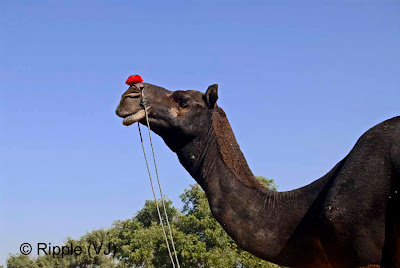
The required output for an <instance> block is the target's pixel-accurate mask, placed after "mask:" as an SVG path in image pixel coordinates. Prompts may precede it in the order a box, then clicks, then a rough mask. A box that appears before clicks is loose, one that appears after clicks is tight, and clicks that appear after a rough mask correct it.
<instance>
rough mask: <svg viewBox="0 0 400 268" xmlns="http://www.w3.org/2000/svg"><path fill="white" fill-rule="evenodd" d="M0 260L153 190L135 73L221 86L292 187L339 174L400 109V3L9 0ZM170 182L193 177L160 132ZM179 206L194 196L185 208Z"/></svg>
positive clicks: (1, 20) (252, 148)
mask: <svg viewBox="0 0 400 268" xmlns="http://www.w3.org/2000/svg"><path fill="white" fill-rule="evenodd" d="M0 5H1V11H0V12H1V16H0V25H1V26H0V31H1V32H0V33H1V36H2V38H1V41H0V45H1V50H0V57H1V60H0V83H1V86H0V91H1V98H0V114H1V116H0V148H1V149H0V152H1V154H0V170H1V171H0V185H1V186H0V264H2V263H4V262H5V259H6V257H7V255H8V253H17V252H18V251H19V246H20V245H21V244H22V243H23V242H31V243H33V244H35V243H38V242H46V243H52V245H61V244H62V242H63V241H64V239H65V238H66V237H68V236H69V237H73V238H78V237H79V236H81V235H84V234H85V232H87V231H91V230H93V229H95V228H100V227H108V226H110V225H111V224H112V222H113V221H114V220H119V219H120V220H123V219H126V218H129V217H131V216H132V215H133V214H134V213H135V211H137V210H138V209H140V208H141V207H142V206H143V204H144V200H146V199H151V198H152V195H151V190H150V184H149V181H148V178H147V175H146V168H145V163H144V160H143V157H142V152H141V148H140V143H139V137H138V133H137V128H136V127H135V126H133V127H130V128H127V127H124V126H123V125H122V124H121V119H120V118H117V117H116V116H115V113H114V110H115V107H116V105H117V103H118V101H119V97H120V95H121V94H122V93H123V92H124V90H126V85H125V84H124V82H125V80H126V78H127V76H129V75H131V74H136V73H138V74H140V75H142V77H143V78H144V80H145V81H146V82H149V83H153V84H157V85H160V86H163V87H165V88H167V89H170V90H177V89H197V90H201V91H205V90H206V88H207V86H208V85H210V84H212V83H218V84H219V86H220V87H219V96H220V99H219V105H220V106H221V107H222V108H224V110H225V111H226V113H227V115H228V118H229V119H230V122H231V124H232V127H233V130H234V131H235V133H236V137H237V139H238V142H239V144H240V145H241V148H242V150H243V152H244V154H245V156H246V158H247V160H248V162H249V165H250V167H251V168H252V170H253V172H254V173H255V174H257V175H263V176H266V177H269V178H273V179H275V181H276V183H277V184H278V186H279V189H280V190H290V189H294V188H297V187H300V186H303V185H305V184H308V183H310V182H312V181H313V180H315V179H317V178H319V177H321V176H322V175H324V174H325V173H326V172H327V171H329V170H330V168H332V167H333V166H334V165H335V164H336V163H337V162H338V161H339V160H341V159H342V158H343V157H344V156H345V155H346V154H347V153H348V152H349V151H350V150H351V148H352V146H353V145H354V143H355V142H356V140H357V139H358V137H359V136H360V135H361V134H362V133H363V132H364V131H366V130H367V129H368V128H370V127H372V126H373V125H375V124H377V123H379V122H381V121H383V120H385V119H388V118H390V117H393V116H397V115H399V114H400V106H399V98H400V90H399V85H400V71H399V70H400V69H399V63H400V50H399V49H398V48H399V47H400V16H399V15H400V3H399V2H398V1H301V3H300V1H175V2H171V1H170V2H168V4H167V3H166V2H165V1H155V2H151V3H150V1H141V2H139V1H2V2H1V4H0ZM154 142H155V150H156V153H157V155H158V162H159V166H160V175H161V180H162V184H163V189H164V192H165V194H166V195H167V196H168V197H169V198H170V199H172V200H173V201H174V202H175V203H176V204H179V194H180V193H182V192H183V189H184V188H186V187H187V186H188V185H189V184H191V183H194V180H193V179H192V178H191V177H190V176H189V175H188V174H187V173H186V171H185V170H184V169H183V168H182V167H181V166H180V164H179V162H178V160H177V158H176V157H175V155H174V154H173V153H172V152H170V151H169V149H168V148H167V147H166V146H165V145H164V144H163V142H162V140H161V139H160V138H158V137H156V136H154ZM179 205H180V204H179Z"/></svg>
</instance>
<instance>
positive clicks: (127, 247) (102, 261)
mask: <svg viewBox="0 0 400 268" xmlns="http://www.w3.org/2000/svg"><path fill="white" fill-rule="evenodd" d="M257 180H259V181H260V182H261V183H263V184H264V185H265V186H266V187H268V188H270V189H271V190H276V188H277V187H276V185H275V184H274V181H273V180H271V179H266V178H264V177H257ZM180 198H181V200H182V202H183V207H182V210H181V211H179V210H178V209H176V208H175V207H174V206H173V205H172V202H171V201H169V200H166V209H167V214H168V218H169V221H170V224H171V230H172V234H173V237H174V241H175V247H176V250H177V253H178V258H179V261H180V264H181V267H216V268H218V267H234V268H252V267H260V268H270V267H278V266H277V265H274V264H271V263H268V262H266V261H263V260H261V259H259V258H257V257H255V256H253V255H251V254H250V253H248V252H245V251H243V250H241V249H239V248H238V246H237V245H236V243H235V242H234V241H233V240H232V239H231V238H230V237H229V236H228V235H227V234H226V232H225V231H224V230H223V229H222V227H221V226H220V225H219V224H218V222H217V221H216V220H215V219H214V217H213V216H212V214H211V210H210V207H209V205H208V201H207V198H206V195H205V193H204V191H203V190H202V189H201V188H200V186H199V185H198V184H194V185H190V187H189V189H185V191H184V193H183V194H182V195H181V196H180ZM159 206H160V208H162V203H161V202H159ZM161 212H163V211H161ZM164 226H165V227H166V230H167V235H168V228H167V225H166V223H165V222H164ZM109 242H111V243H113V244H114V245H115V246H116V248H117V252H116V254H115V256H106V255H104V254H95V253H94V252H92V251H93V248H92V251H91V253H92V254H91V255H89V254H88V249H89V245H90V244H95V245H97V246H99V245H101V243H103V245H105V244H108V243H109ZM71 243H72V244H73V245H74V246H77V245H79V246H80V247H81V248H82V253H81V255H79V256H76V255H68V256H64V257H63V258H61V255H57V256H56V257H55V258H53V257H52V256H48V255H47V256H39V257H37V258H35V259H31V258H29V257H27V256H24V255H11V256H10V257H9V258H8V260H7V267H10V268H17V267H18V268H20V267H28V268H36V267H45V268H47V267H49V268H50V267H56V268H57V267H70V268H72V267H104V268H122V267H149V268H150V267H157V268H158V267H160V268H162V267H171V260H170V257H169V254H168V249H167V246H166V244H165V239H164V235H163V232H162V229H161V227H160V224H159V219H158V213H157V208H156V203H155V201H146V203H145V205H144V207H143V208H142V209H141V210H139V211H138V212H137V213H136V215H135V216H134V217H132V218H131V219H127V220H123V221H116V222H114V224H113V226H112V227H111V228H109V229H100V230H94V231H92V232H90V233H87V234H86V235H84V236H82V237H81V238H80V239H79V240H73V239H71V238H68V239H67V240H66V242H65V245H70V244H71ZM171 249H172V248H171Z"/></svg>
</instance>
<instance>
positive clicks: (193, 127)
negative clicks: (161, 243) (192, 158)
mask: <svg viewBox="0 0 400 268" xmlns="http://www.w3.org/2000/svg"><path fill="white" fill-rule="evenodd" d="M140 85H141V86H144V87H143V93H144V97H143V98H142V94H141V92H140V90H139V89H138V86H135V85H132V86H130V87H129V88H128V90H127V91H126V92H125V93H124V94H123V95H122V97H121V100H120V102H119V105H118V107H117V109H116V114H117V115H118V116H119V117H122V118H123V121H122V123H123V124H124V125H126V126H129V125H132V124H134V123H136V122H139V123H141V124H144V125H146V114H145V110H144V107H146V109H147V112H148V117H149V123H150V128H151V130H153V131H154V132H155V133H157V134H158V135H160V136H161V137H162V138H163V139H164V141H165V143H166V144H167V145H168V146H169V147H170V148H171V149H172V150H174V151H175V150H177V149H179V148H180V147H182V146H184V145H185V144H186V143H187V142H189V141H191V140H193V139H194V138H195V137H197V136H200V135H201V134H202V133H204V132H206V131H207V130H208V128H209V126H210V123H211V122H210V120H211V114H212V111H213V110H214V108H215V107H216V102H217V99H218V85H217V84H214V85H211V86H209V87H208V89H207V91H206V93H202V92H200V91H196V90H185V91H183V90H177V91H169V90H167V89H165V88H162V87H159V86H156V85H152V84H148V83H143V84H140ZM139 88H140V87H139Z"/></svg>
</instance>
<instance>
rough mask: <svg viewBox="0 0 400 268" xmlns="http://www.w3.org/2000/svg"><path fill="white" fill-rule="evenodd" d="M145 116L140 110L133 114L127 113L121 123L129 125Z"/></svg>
mask: <svg viewBox="0 0 400 268" xmlns="http://www.w3.org/2000/svg"><path fill="white" fill-rule="evenodd" d="M145 117H146V113H145V111H144V110H140V111H138V112H136V113H134V114H131V115H128V116H127V117H125V118H124V120H122V124H124V125H125V126H130V125H132V124H134V123H136V122H138V121H140V120H142V119H143V118H145Z"/></svg>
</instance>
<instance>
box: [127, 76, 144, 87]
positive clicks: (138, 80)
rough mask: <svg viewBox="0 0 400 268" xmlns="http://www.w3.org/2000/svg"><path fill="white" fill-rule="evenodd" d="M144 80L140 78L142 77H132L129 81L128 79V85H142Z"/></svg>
mask: <svg viewBox="0 0 400 268" xmlns="http://www.w3.org/2000/svg"><path fill="white" fill-rule="evenodd" d="M142 82H143V79H142V77H140V75H137V74H136V75H131V76H129V77H128V79H126V82H125V83H126V84H127V85H133V84H137V83H142Z"/></svg>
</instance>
